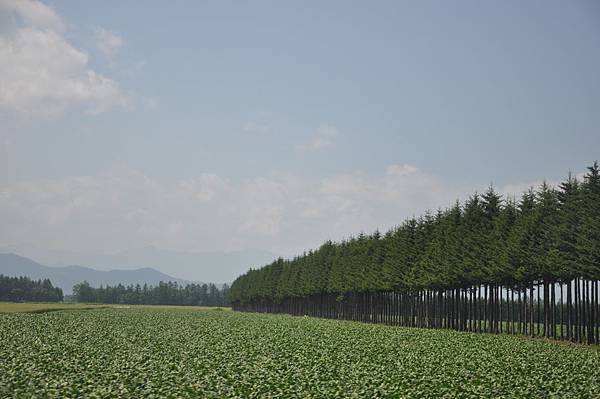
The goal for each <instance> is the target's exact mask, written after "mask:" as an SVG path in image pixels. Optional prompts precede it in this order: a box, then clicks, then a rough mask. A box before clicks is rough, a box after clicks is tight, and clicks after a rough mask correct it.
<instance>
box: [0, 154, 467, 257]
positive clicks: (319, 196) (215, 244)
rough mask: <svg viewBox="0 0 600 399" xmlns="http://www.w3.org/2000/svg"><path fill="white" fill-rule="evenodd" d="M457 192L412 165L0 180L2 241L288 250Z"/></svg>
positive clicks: (389, 219) (382, 222)
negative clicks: (295, 172)
mask: <svg viewBox="0 0 600 399" xmlns="http://www.w3.org/2000/svg"><path fill="white" fill-rule="evenodd" d="M455 198H456V195H455V190H454V189H453V188H451V187H449V186H447V185H445V184H444V183H443V182H442V181H441V180H440V179H438V178H436V177H435V176H430V175H428V174H426V173H423V172H422V171H420V170H419V169H417V168H415V167H413V166H410V165H390V166H389V167H388V168H387V171H386V172H383V173H381V174H379V175H375V176H366V175H361V174H346V175H335V176H330V177H327V178H324V179H321V180H318V181H306V180H301V179H299V178H296V177H293V176H292V177H290V176H284V175H278V176H259V177H256V178H251V179H247V180H243V181H239V182H233V181H230V180H228V179H225V178H223V177H221V176H218V175H215V174H209V173H204V174H200V175H198V176H197V177H196V178H192V179H186V180H181V181H178V182H175V183H172V184H166V183H162V182H159V181H157V180H155V179H152V178H150V177H148V176H145V175H144V174H142V173H140V172H137V171H135V170H130V169H120V170H116V171H113V172H111V173H107V174H103V175H98V176H73V177H65V178H60V179H54V180H39V181H29V182H21V183H17V184H14V185H10V186H6V187H0V220H2V221H3V223H2V224H0V244H2V243H4V244H6V243H18V242H24V241H28V242H38V243H44V244H45V245H47V246H51V247H55V248H63V249H67V248H70V247H77V248H78V249H81V250H89V251H104V250H108V251H110V250H118V249H123V247H125V248H126V247H138V246H142V245H148V244H153V245H156V246H159V247H167V248H173V249H184V250H214V249H223V250H230V249H236V248H264V249H270V250H273V251H274V252H277V253H284V254H289V255H292V254H294V253H296V252H298V251H301V250H303V249H307V248H311V247H314V246H316V245H318V244H319V243H321V242H322V241H323V240H325V239H336V240H337V239H341V238H342V237H345V236H349V235H351V234H356V233H358V232H359V231H361V230H364V231H371V230H374V229H375V228H381V229H387V228H390V227H392V226H393V225H395V224H397V223H400V222H402V220H403V219H404V218H405V217H407V216H410V215H412V214H413V213H417V214H419V213H420V212H421V211H423V210H424V209H426V208H428V207H436V206H438V205H443V204H450V203H451V202H452V201H453V200H454V199H455ZM100 245H101V246H102V247H101V248H99V247H98V246H100Z"/></svg>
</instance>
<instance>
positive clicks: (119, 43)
mask: <svg viewBox="0 0 600 399" xmlns="http://www.w3.org/2000/svg"><path fill="white" fill-rule="evenodd" d="M123 44H124V41H123V38H122V37H121V36H120V35H118V34H117V33H115V32H111V31H109V30H106V29H104V28H98V29H96V45H97V46H98V49H99V50H100V52H101V53H102V54H104V56H105V57H107V58H108V59H109V60H110V61H112V60H113V58H114V56H115V55H116V54H117V52H118V51H119V50H120V49H121V47H123Z"/></svg>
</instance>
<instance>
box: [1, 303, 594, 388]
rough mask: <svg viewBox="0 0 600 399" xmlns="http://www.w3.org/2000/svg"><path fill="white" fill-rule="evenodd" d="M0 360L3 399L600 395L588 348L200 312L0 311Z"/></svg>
mask: <svg viewBox="0 0 600 399" xmlns="http://www.w3.org/2000/svg"><path fill="white" fill-rule="evenodd" d="M0 359H1V361H0V397H23V398H29V397H61V398H71V397H73V398H74V397H86V398H100V397H106V398H108V397H173V398H175V397H197V398H223V397H239V398H270V397H272V398H274V397H278V398H294V397H297V398H334V397H356V398H375V397H389V398H425V397H431V398H437V397H449V398H460V397H462V398H471V397H485V398H491V397H494V398H508V397H523V398H546V397H560V398H593V397H596V398H597V397H600V355H599V353H598V351H597V349H596V348H592V347H583V346H567V345H560V344H556V343H549V342H544V341H539V340H530V339H523V338H518V337H512V336H493V335H477V334H470V333H459V332H453V331H445V330H426V329H411V328H399V327H388V326H383V325H371V324H361V323H355V322H344V321H335V320H323V319H316V318H307V317H291V316H279V315H259V314H243V313H237V312H229V311H216V310H207V309H203V310H199V309H188V308H159V307H158V308H152V307H144V308H142V307H130V308H108V309H96V310H70V311H57V312H49V313H38V314H32V313H12V314H0Z"/></svg>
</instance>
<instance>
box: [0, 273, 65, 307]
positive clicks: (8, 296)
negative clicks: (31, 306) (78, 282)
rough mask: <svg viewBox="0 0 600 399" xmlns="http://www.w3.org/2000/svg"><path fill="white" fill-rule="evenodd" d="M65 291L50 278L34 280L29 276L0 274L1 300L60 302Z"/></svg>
mask: <svg viewBox="0 0 600 399" xmlns="http://www.w3.org/2000/svg"><path fill="white" fill-rule="evenodd" d="M62 300H63V292H62V290H61V289H60V288H58V287H54V286H52V283H51V282H50V280H49V279H44V280H37V281H36V280H32V279H30V278H29V277H9V276H4V275H2V274H0V301H47V302H60V301H62Z"/></svg>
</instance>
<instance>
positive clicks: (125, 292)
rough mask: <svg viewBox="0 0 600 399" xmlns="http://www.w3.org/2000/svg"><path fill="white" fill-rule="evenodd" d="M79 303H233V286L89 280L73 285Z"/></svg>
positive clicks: (227, 304)
mask: <svg viewBox="0 0 600 399" xmlns="http://www.w3.org/2000/svg"><path fill="white" fill-rule="evenodd" d="M73 296H74V297H75V300H76V301H77V302H86V303H109V304H113V303H114V304H117V303H122V304H130V305H185V306H229V299H228V296H229V286H228V285H227V284H224V285H223V287H222V288H220V289H219V288H218V287H217V286H216V285H215V284H187V285H185V286H183V285H179V284H177V283H175V282H171V281H169V282H163V281H161V282H160V283H159V284H158V285H157V286H148V285H147V284H144V285H143V286H141V285H139V284H137V285H135V286H134V285H128V286H124V285H121V284H119V285H116V286H113V287H111V286H106V287H103V286H100V287H99V288H94V287H91V286H90V284H89V283H88V282H87V281H84V282H82V283H79V284H77V285H75V286H74V287H73Z"/></svg>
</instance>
